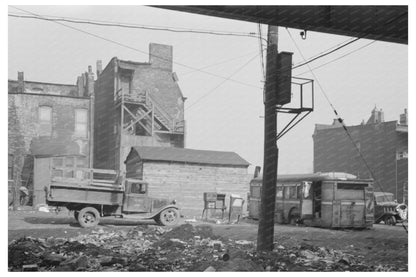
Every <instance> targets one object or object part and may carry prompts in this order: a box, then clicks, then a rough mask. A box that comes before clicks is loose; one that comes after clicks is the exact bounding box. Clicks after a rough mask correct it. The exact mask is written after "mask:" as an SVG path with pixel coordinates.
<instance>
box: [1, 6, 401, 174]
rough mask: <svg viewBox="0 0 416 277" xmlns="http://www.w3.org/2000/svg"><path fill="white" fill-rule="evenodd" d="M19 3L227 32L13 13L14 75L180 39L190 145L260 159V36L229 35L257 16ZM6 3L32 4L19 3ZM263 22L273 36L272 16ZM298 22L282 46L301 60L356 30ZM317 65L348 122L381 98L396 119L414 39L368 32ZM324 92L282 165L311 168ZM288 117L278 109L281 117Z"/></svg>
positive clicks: (73, 70)
mask: <svg viewBox="0 0 416 277" xmlns="http://www.w3.org/2000/svg"><path fill="white" fill-rule="evenodd" d="M18 8H20V9H23V10H25V11H26V12H31V13H35V14H39V15H43V16H56V17H67V18H77V19H86V20H92V21H113V22H117V23H128V24H136V25H142V26H143V25H146V26H158V27H162V28H175V29H178V28H183V29H193V30H197V29H198V30H201V29H203V30H211V31H223V32H227V33H229V35H221V36H220V35H208V34H198V33H192V32H186V33H178V32H168V31H155V30H144V29H127V28H118V27H102V26H92V25H87V24H74V23H63V24H65V25H67V26H70V27H75V28H77V29H78V30H74V29H71V28H69V27H67V26H63V25H62V24H57V23H54V22H50V21H41V20H36V19H22V18H13V17H9V18H8V78H9V79H13V80H15V79H17V71H24V74H25V79H26V80H30V81H39V82H51V83H64V84H75V81H76V77H77V76H78V75H79V74H81V73H82V72H85V71H86V70H87V67H88V65H92V66H93V69H94V71H95V63H96V60H98V59H100V60H102V61H103V66H104V67H105V66H106V65H107V63H108V62H109V61H110V59H111V58H112V57H115V56H116V57H118V58H120V59H124V60H132V61H138V62H147V61H148V45H149V43H151V42H155V43H161V44H168V45H172V46H173V58H174V66H173V68H174V71H175V72H176V73H177V75H178V78H179V85H180V88H181V90H182V93H183V94H184V96H185V97H187V100H186V105H185V119H186V123H187V134H186V147H187V148H193V149H207V150H223V151H235V152H237V153H238V154H239V155H241V156H242V157H243V158H244V159H246V160H247V161H248V162H250V163H251V164H252V165H261V166H262V163H263V118H262V116H263V114H264V107H263V99H262V87H263V82H262V81H263V77H262V69H261V59H260V56H261V55H260V46H259V40H258V39H257V38H253V37H238V36H233V35H231V34H235V33H237V32H238V33H251V32H254V33H258V26H257V24H254V23H247V22H240V21H234V20H226V19H220V18H216V17H208V16H202V15H195V14H188V13H182V12H176V11H169V10H164V9H158V8H152V7H145V6H18ZM8 12H9V13H12V14H27V13H26V12H24V11H22V10H18V9H15V8H13V7H12V6H10V7H9V9H8ZM86 32H88V33H89V34H87V33H86ZM262 32H263V35H264V37H266V36H265V35H266V32H267V28H266V26H262ZM289 32H290V34H291V35H292V38H293V40H294V41H293V40H292V38H291V37H290V36H289ZM299 32H300V30H296V29H285V28H280V29H279V46H278V47H279V51H288V52H293V53H294V55H293V62H294V64H298V63H299V62H302V61H303V58H302V55H303V56H304V57H305V59H308V58H310V57H312V56H315V55H317V54H319V53H322V52H324V51H326V50H327V49H330V48H332V47H334V46H336V45H339V44H341V43H343V42H346V41H348V40H350V39H351V38H350V37H346V36H336V35H329V34H322V33H315V32H307V37H306V39H305V40H303V39H302V38H301V36H300V35H299ZM97 36H100V37H102V38H98V37H97ZM103 38H104V39H103ZM105 39H107V40H105ZM110 40H111V41H112V42H110ZM120 44H122V45H124V46H121V45H120ZM295 44H296V45H297V46H298V48H299V49H300V51H298V49H297V47H296V46H295ZM132 48H134V49H135V50H133V49H132ZM360 48H361V49H360ZM354 51H355V52H354ZM344 55H346V56H345V57H342V56H344ZM310 66H311V68H312V69H313V71H314V73H315V75H316V77H317V79H318V80H315V81H319V83H320V85H321V87H322V88H323V90H324V93H326V95H327V97H328V98H329V100H330V102H331V103H332V104H333V106H334V107H335V108H336V109H337V111H338V113H339V114H340V116H341V117H342V118H343V119H344V120H345V122H346V124H347V125H358V124H360V123H361V121H362V120H365V121H366V120H367V119H368V118H369V116H370V114H371V110H372V109H373V108H374V107H375V106H377V108H382V109H383V111H384V117H385V120H386V121H390V120H398V119H399V115H400V114H401V113H403V111H404V109H405V108H407V106H408V86H407V84H408V71H407V68H408V46H407V45H403V44H396V43H387V42H381V41H376V42H373V43H372V41H371V40H365V39H361V40H359V41H357V42H354V43H352V44H350V45H349V46H347V47H344V48H343V49H341V50H339V51H336V52H334V53H332V54H330V55H328V56H326V57H324V58H322V59H318V60H317V61H315V62H312V63H310ZM314 68H316V69H314ZM195 69H201V70H202V71H203V72H201V71H197V70H195ZM213 74H214V75H218V76H221V77H222V78H220V77H217V76H213ZM298 74H302V75H300V76H301V77H305V78H313V76H312V75H311V73H310V72H309V69H308V67H307V66H303V67H300V68H298V69H295V70H294V71H293V75H295V76H296V75H298ZM324 93H323V92H322V89H321V88H320V87H319V86H318V85H317V84H315V111H314V112H313V113H312V114H310V115H309V116H308V117H307V118H306V119H305V120H303V121H302V122H301V123H300V124H299V125H297V126H296V127H295V128H294V129H292V130H291V131H290V132H289V133H288V134H286V135H285V137H283V138H282V139H281V140H279V141H278V146H279V148H280V157H279V173H281V174H283V173H306V172H312V169H313V141H312V134H313V131H314V127H315V124H330V123H332V120H333V118H334V113H333V111H332V109H331V107H330V105H329V104H328V102H327V100H326V99H325V97H324ZM284 120H285V119H283V118H282V117H280V115H279V118H278V121H279V122H283V121H284ZM250 170H251V168H250Z"/></svg>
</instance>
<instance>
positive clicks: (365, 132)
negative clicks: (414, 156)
mask: <svg viewBox="0 0 416 277" xmlns="http://www.w3.org/2000/svg"><path fill="white" fill-rule="evenodd" d="M347 129H348V131H349V132H350V134H351V136H352V138H353V139H354V142H355V144H356V145H357V147H358V148H359V149H360V152H361V154H362V156H363V157H364V159H365V160H366V162H367V164H368V165H369V167H370V169H371V171H372V172H373V174H374V178H375V179H376V182H375V184H374V186H375V190H376V191H381V190H383V191H385V192H391V193H393V194H394V195H395V197H396V199H397V201H399V202H402V201H405V202H407V185H408V120H407V110H406V109H405V111H404V114H402V115H400V121H399V123H398V122H397V121H388V122H385V121H384V113H383V111H382V110H378V109H377V108H374V110H373V111H372V113H371V116H370V118H369V119H368V121H367V122H366V123H364V122H363V123H362V124H361V125H357V126H348V127H347ZM313 141H314V172H330V171H339V172H347V173H351V174H354V175H357V176H359V177H360V178H371V174H370V172H369V170H368V169H367V167H366V165H365V163H364V161H363V159H362V158H361V156H360V154H359V152H358V151H357V149H356V148H355V147H354V145H353V144H352V142H351V140H350V139H349V137H348V136H347V134H346V132H345V130H344V129H343V128H342V126H341V125H340V124H339V123H338V121H337V120H334V123H333V124H332V125H323V124H316V126H315V132H314V134H313Z"/></svg>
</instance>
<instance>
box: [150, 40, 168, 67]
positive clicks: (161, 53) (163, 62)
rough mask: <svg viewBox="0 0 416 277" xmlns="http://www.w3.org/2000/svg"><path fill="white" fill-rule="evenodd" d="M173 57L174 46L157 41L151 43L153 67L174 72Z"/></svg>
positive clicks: (151, 62)
mask: <svg viewBox="0 0 416 277" xmlns="http://www.w3.org/2000/svg"><path fill="white" fill-rule="evenodd" d="M172 59H173V48H172V46H170V45H164V44H157V43H150V44H149V62H150V64H151V66H152V67H153V68H160V69H162V70H167V71H170V72H172Z"/></svg>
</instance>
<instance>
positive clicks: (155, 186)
mask: <svg viewBox="0 0 416 277" xmlns="http://www.w3.org/2000/svg"><path fill="white" fill-rule="evenodd" d="M251 178H252V176H251V175H248V173H247V168H245V167H226V166H215V165H197V164H183V163H173V162H172V163H166V162H149V161H147V162H146V161H145V162H144V163H143V179H144V180H145V181H147V182H149V195H150V196H152V197H161V198H169V199H175V200H176V201H177V204H178V205H179V206H180V208H181V212H182V214H183V215H185V216H186V217H192V216H201V214H202V210H203V207H204V202H203V193H204V192H217V193H225V194H226V195H227V198H226V205H227V207H228V206H229V196H230V194H238V195H240V196H241V197H243V198H244V199H245V200H246V201H245V202H246V203H245V207H244V211H246V205H247V193H248V192H249V182H250V179H251Z"/></svg>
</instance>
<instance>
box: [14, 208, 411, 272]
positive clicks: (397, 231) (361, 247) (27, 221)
mask: <svg viewBox="0 0 416 277" xmlns="http://www.w3.org/2000/svg"><path fill="white" fill-rule="evenodd" d="M183 223H184V219H181V222H180V224H183ZM257 223H258V222H257V221H253V220H242V222H240V223H239V224H215V223H207V222H202V221H197V222H194V223H192V225H194V226H197V225H209V226H210V227H212V230H213V232H214V234H215V235H219V236H222V237H224V238H229V239H232V240H247V241H253V242H256V240H257V228H258V225H257ZM138 225H144V226H145V225H155V223H154V222H153V221H140V222H136V221H126V220H120V219H112V218H104V219H102V220H101V222H100V225H99V226H97V227H95V228H93V229H83V228H81V227H80V226H79V224H78V223H77V222H76V221H75V219H74V218H73V217H72V215H71V214H69V213H68V212H60V213H45V212H37V211H9V214H8V230H9V231H8V241H9V243H10V242H11V241H13V240H16V239H19V238H21V237H27V236H30V237H33V238H46V237H60V238H71V237H76V236H79V235H82V234H89V233H91V232H93V231H94V229H95V230H96V229H97V228H98V229H102V230H124V229H125V230H129V229H132V228H134V227H136V226H138ZM274 240H275V244H276V245H280V246H283V247H287V248H290V247H294V246H299V245H303V244H304V245H310V246H316V247H326V248H330V249H334V250H340V251H343V252H344V253H348V254H351V255H354V256H357V257H362V259H363V261H364V262H365V263H367V264H371V265H374V266H377V265H383V266H394V267H396V268H397V267H399V268H402V269H404V270H407V268H408V234H407V232H406V231H405V230H404V228H403V227H401V226H387V225H382V224H375V225H374V227H373V228H372V229H365V230H349V229H347V230H332V229H323V228H312V227H304V226H291V225H275V237H274Z"/></svg>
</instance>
